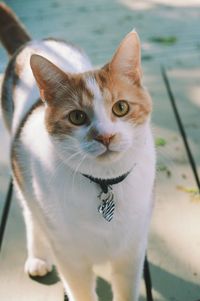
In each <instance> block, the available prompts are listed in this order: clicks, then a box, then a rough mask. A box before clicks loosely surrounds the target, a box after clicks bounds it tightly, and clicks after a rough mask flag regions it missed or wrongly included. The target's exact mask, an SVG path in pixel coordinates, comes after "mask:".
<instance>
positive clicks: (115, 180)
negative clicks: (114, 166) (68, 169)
mask: <svg viewBox="0 0 200 301" xmlns="http://www.w3.org/2000/svg"><path fill="white" fill-rule="evenodd" d="M129 173H130V171H128V172H127V173H125V174H123V175H121V176H119V177H117V178H111V179H100V178H94V177H93V176H90V175H86V174H82V175H83V176H84V177H86V178H88V179H89V180H90V181H91V182H94V183H97V184H99V185H100V187H101V189H102V191H103V192H104V193H107V192H108V187H110V186H111V185H114V184H118V183H120V182H122V181H123V180H124V179H125V178H126V177H127V176H128V175H129ZM110 188H111V187H110Z"/></svg>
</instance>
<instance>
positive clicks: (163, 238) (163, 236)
mask: <svg viewBox="0 0 200 301" xmlns="http://www.w3.org/2000/svg"><path fill="white" fill-rule="evenodd" d="M144 73H145V74H146V75H147V76H146V83H147V85H148V87H149V88H150V90H151V92H152V96H153V101H154V114H153V121H154V132H155V137H161V138H163V139H164V141H165V145H163V146H160V147H158V148H157V149H158V169H160V171H159V170H158V173H157V183H156V203H155V208H154V213H153V219H152V227H151V231H150V240H149V248H148V252H149V258H150V261H151V266H150V268H151V272H152V279H153V287H154V296H155V297H156V299H158V300H172V299H173V298H174V299H176V300H180V301H188V300H198V299H199V297H200V285H199V283H200V267H199V264H198V262H199V246H200V230H199V216H200V200H199V201H197V199H195V198H194V197H193V195H192V193H189V188H191V189H192V188H194V189H195V188H196V183H195V181H194V177H193V174H192V171H191V167H190V165H189V162H188V158H187V156H186V151H185V148H184V146H183V143H182V139H181V137H180V134H179V131H178V128H177V123H176V120H175V118H174V114H173V111H172V107H171V104H170V102H169V99H168V96H167V94H166V89H165V86H164V83H163V81H162V79H161V76H160V68H158V67H157V68H155V66H153V65H152V64H148V65H146V68H145V72H144ZM172 82H173V86H176V83H177V79H176V78H173V79H172ZM188 88H190V87H189V86H188ZM177 89H178V93H179V95H182V96H183V97H184V95H183V94H184V93H185V91H184V89H182V85H179V87H177ZM181 106H182V110H184V106H185V105H184V103H181ZM185 108H186V107H185ZM186 112H187V110H185V114H184V115H182V118H184V120H185V118H186V115H187V114H186ZM189 139H190V140H193V139H194V135H192V133H191V132H190V136H189ZM199 146H200V144H199Z"/></svg>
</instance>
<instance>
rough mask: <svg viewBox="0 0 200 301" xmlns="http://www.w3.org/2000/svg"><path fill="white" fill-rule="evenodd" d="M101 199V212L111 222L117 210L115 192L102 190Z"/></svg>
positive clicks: (99, 209) (99, 208)
mask: <svg viewBox="0 0 200 301" xmlns="http://www.w3.org/2000/svg"><path fill="white" fill-rule="evenodd" d="M99 198H100V200H101V204H100V205H99V207H98V211H99V213H101V214H102V216H103V217H104V218H105V220H107V221H108V222H110V221H111V220H112V219H113V215H114V210H115V202H114V194H113V192H112V191H111V190H109V191H108V192H107V193H104V192H102V193H101V194H100V196H99Z"/></svg>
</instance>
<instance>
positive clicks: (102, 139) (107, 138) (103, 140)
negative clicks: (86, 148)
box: [94, 135, 114, 146]
mask: <svg viewBox="0 0 200 301" xmlns="http://www.w3.org/2000/svg"><path fill="white" fill-rule="evenodd" d="M113 137H114V135H97V136H96V137H95V138H94V140H96V141H98V142H100V143H102V144H104V145H105V146H108V145H109V144H110V142H111V140H112V139H113Z"/></svg>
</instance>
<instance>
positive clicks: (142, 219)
mask: <svg viewBox="0 0 200 301" xmlns="http://www.w3.org/2000/svg"><path fill="white" fill-rule="evenodd" d="M57 45H58V44H54V43H52V42H45V44H44V43H42V44H39V43H36V44H34V43H31V44H30V46H29V47H28V48H27V49H25V50H24V51H25V52H26V51H27V58H26V59H25V66H24V71H23V73H22V78H21V80H20V82H19V86H18V87H17V89H16V91H15V100H16V106H17V108H16V111H15V114H14V123H13V133H15V132H16V128H17V125H18V124H19V121H20V119H21V118H22V116H23V115H24V114H25V112H27V110H29V108H30V106H31V104H32V103H33V102H34V100H35V97H36V96H38V92H37V91H36V89H35V84H34V83H33V77H32V75H31V72H30V67H29V63H28V62H29V58H30V54H31V53H33V52H37V53H40V54H42V55H45V56H46V57H47V58H49V57H51V58H52V59H54V62H55V63H56V64H57V65H58V66H60V67H62V68H63V69H64V70H65V71H74V72H78V71H84V70H87V69H88V68H90V63H89V62H88V60H87V59H86V58H85V56H82V54H81V53H79V52H77V51H76V50H74V49H72V48H71V49H69V48H68V46H63V45H60V44H59V45H58V47H57ZM61 46H62V47H61ZM67 49H68V51H69V53H70V51H72V52H71V58H72V60H71V61H70V64H71V65H70V64H69V62H68V58H69V55H68V53H67ZM55 53H56V55H55ZM58 53H59V59H58ZM21 55H22V53H21ZM77 56H78V58H77ZM65 58H67V61H66V59H65ZM77 61H78V64H77ZM65 63H66V66H65ZM87 84H88V87H89V88H90V89H91V90H92V91H93V92H94V95H95V99H94V103H95V106H94V107H95V118H94V123H93V126H95V127H98V129H99V131H103V132H105V131H108V132H109V133H110V132H114V133H120V135H121V137H122V141H124V142H123V143H122V144H121V145H117V144H115V145H113V146H111V148H113V149H116V148H117V149H118V150H119V149H120V151H122V150H123V151H122V153H121V156H120V157H119V158H118V157H117V158H116V159H115V160H112V156H111V158H110V159H109V160H108V161H107V162H106V163H105V164H103V163H102V162H100V161H97V160H96V159H95V156H96V153H95V148H96V152H99V151H100V152H103V149H102V147H104V146H101V145H100V144H99V143H98V142H96V144H95V145H92V146H90V147H91V148H93V153H92V152H91V153H90V152H89V151H88V152H87V149H84V146H83V145H84V142H83V141H81V139H84V137H85V136H86V135H87V131H89V130H90V129H89V128H87V129H80V130H77V133H76V137H73V138H70V137H66V139H65V141H64V142H62V143H61V142H60V141H58V140H56V139H55V138H54V139H53V138H52V137H50V136H49V134H48V133H47V130H46V128H45V125H44V114H45V108H44V107H39V108H38V109H36V110H35V112H34V113H33V114H32V115H31V116H30V117H29V118H28V120H27V122H26V123H25V125H24V127H23V130H22V133H21V137H20V141H18V142H17V143H16V144H14V147H15V149H16V151H17V155H18V160H19V162H20V164H21V166H23V180H24V183H25V185H24V187H23V190H21V189H20V188H19V186H18V184H17V181H15V186H16V188H17V190H18V193H19V197H20V199H21V201H22V204H23V207H24V214H25V221H26V226H27V239H28V253H29V255H28V260H27V262H26V271H27V272H28V273H30V274H32V275H36V274H38V275H43V274H44V273H45V272H47V271H49V270H50V259H49V255H48V253H49V247H50V249H51V253H52V254H53V260H54V262H55V264H56V266H57V269H58V272H59V274H60V276H61V279H62V280H63V283H64V286H65V289H66V290H67V293H68V294H69V296H70V298H71V299H70V301H72V300H73V301H79V300H81V301H95V300H97V298H96V295H95V283H94V279H95V278H94V274H93V269H94V268H95V267H96V266H102V265H105V264H108V265H109V266H110V269H111V274H110V280H111V282H112V285H113V292H114V300H115V301H136V300H138V294H139V283H140V278H141V274H142V266H143V260H144V254H145V250H146V244H147V233H148V225H149V221H150V217H151V211H152V189H153V188H152V187H153V183H154V174H155V153H154V144H153V139H152V135H151V130H150V125H149V121H147V122H146V123H145V124H144V125H141V126H137V127H135V128H134V127H133V126H131V125H130V124H125V123H124V124H123V123H122V121H120V120H119V122H118V123H116V124H115V125H114V124H113V123H112V122H111V121H110V120H109V117H108V116H107V115H106V112H105V110H104V106H103V101H102V99H101V93H100V91H99V89H98V87H97V85H96V83H95V82H94V81H91V80H90V81H88V83H87ZM25 85H26V87H27V90H26V89H24V88H23V86H25ZM19 98H21V101H22V103H21V104H19V106H18V103H20V101H18V99H19ZM81 137H82V138H81ZM88 147H89V146H88ZM75 151H77V154H76V152H75ZM104 151H105V149H104ZM78 152H79V154H78ZM80 153H81V154H80ZM128 170H131V173H130V174H129V176H128V177H127V178H126V179H125V180H124V181H123V182H121V183H119V184H117V185H113V193H114V196H115V203H116V209H115V213H114V218H113V220H112V221H111V222H110V223H108V222H107V221H106V220H105V219H104V218H103V217H102V215H101V214H100V213H99V212H98V210H97V208H98V205H99V204H100V203H99V202H100V201H99V199H98V197H97V196H98V194H99V193H100V188H99V187H98V185H96V184H94V183H90V181H89V180H88V179H86V178H85V177H83V175H82V174H81V173H87V174H91V175H93V176H98V177H101V178H106V177H117V176H119V175H121V174H123V173H125V172H127V171H128ZM41 237H46V238H47V241H45V239H41Z"/></svg>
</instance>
